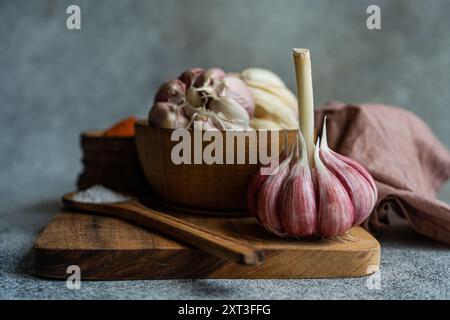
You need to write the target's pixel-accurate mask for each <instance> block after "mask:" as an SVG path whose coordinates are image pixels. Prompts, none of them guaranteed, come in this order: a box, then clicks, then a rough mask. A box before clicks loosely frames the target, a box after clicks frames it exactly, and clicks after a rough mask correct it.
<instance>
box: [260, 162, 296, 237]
mask: <svg viewBox="0 0 450 320" xmlns="http://www.w3.org/2000/svg"><path fill="white" fill-rule="evenodd" d="M291 159H292V157H288V158H286V159H285V160H283V162H281V163H280V165H279V166H278V167H277V172H276V173H274V174H272V175H268V176H267V178H266V179H265V181H264V183H263V184H262V186H261V188H260V190H259V192H258V199H257V205H256V207H257V209H256V212H257V214H258V217H259V220H260V222H261V224H262V225H263V226H264V227H265V228H266V229H267V230H269V231H270V232H272V233H275V234H278V235H282V234H284V230H283V227H282V225H281V221H280V216H279V208H280V201H279V199H280V193H281V187H282V186H283V183H284V180H285V179H286V177H287V176H288V174H289V163H290V161H291Z"/></svg>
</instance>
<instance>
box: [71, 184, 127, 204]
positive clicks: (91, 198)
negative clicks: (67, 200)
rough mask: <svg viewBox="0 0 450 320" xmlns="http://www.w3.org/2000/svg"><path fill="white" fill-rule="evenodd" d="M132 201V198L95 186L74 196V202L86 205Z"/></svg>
mask: <svg viewBox="0 0 450 320" xmlns="http://www.w3.org/2000/svg"><path fill="white" fill-rule="evenodd" d="M130 199H131V198H130V197H127V196H125V195H123V194H120V193H117V192H114V191H113V190H111V189H108V188H106V187H104V186H101V185H95V186H92V187H90V188H88V189H86V190H83V191H79V192H77V193H76V194H75V195H74V196H73V200H75V201H78V202H85V203H111V202H122V201H127V200H130Z"/></svg>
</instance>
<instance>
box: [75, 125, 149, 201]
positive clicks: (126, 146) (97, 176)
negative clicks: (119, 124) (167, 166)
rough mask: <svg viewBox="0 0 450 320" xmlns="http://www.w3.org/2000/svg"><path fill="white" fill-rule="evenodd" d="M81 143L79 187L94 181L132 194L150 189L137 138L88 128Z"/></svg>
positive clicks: (82, 135) (84, 186)
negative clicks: (139, 157)
mask: <svg viewBox="0 0 450 320" xmlns="http://www.w3.org/2000/svg"><path fill="white" fill-rule="evenodd" d="M80 142H81V149H82V153H83V158H82V164H83V171H82V172H81V173H80V175H79V176H78V181H77V187H78V188H79V189H85V188H88V187H90V186H92V185H95V184H101V185H104V186H106V187H108V188H111V189H114V190H117V191H127V192H133V193H138V192H140V191H141V190H143V189H148V184H147V181H146V179H145V177H144V173H143V172H142V169H141V165H140V163H139V159H138V155H137V151H136V143H135V139H134V137H105V136H103V133H102V131H85V132H83V133H82V134H81V141H80Z"/></svg>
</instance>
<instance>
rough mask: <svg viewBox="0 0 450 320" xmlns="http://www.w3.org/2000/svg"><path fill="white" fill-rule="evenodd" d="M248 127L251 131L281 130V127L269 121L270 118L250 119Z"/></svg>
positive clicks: (271, 120) (275, 122)
mask: <svg viewBox="0 0 450 320" xmlns="http://www.w3.org/2000/svg"><path fill="white" fill-rule="evenodd" d="M250 127H252V128H253V129H268V130H270V129H277V130H279V129H283V128H282V127H281V125H280V124H279V123H278V122H277V121H275V120H273V119H271V118H270V117H267V118H251V119H250Z"/></svg>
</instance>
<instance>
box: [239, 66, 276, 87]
mask: <svg viewBox="0 0 450 320" xmlns="http://www.w3.org/2000/svg"><path fill="white" fill-rule="evenodd" d="M241 78H242V80H244V82H247V81H251V82H254V83H259V84H265V85H269V86H275V87H285V84H284V82H283V80H281V78H280V77H279V76H278V75H276V74H275V73H274V72H272V71H270V70H267V69H263V68H247V69H245V70H243V71H242V72H241Z"/></svg>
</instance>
